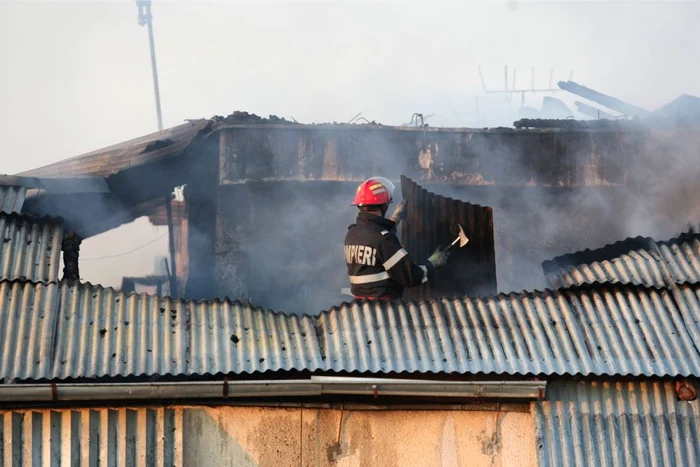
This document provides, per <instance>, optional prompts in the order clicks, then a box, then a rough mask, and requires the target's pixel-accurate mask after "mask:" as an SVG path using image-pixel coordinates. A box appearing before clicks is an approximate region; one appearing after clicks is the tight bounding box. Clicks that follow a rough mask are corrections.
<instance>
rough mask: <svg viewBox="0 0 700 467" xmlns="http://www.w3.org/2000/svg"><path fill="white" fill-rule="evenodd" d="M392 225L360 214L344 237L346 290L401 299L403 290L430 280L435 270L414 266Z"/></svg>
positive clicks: (364, 213) (363, 294)
mask: <svg viewBox="0 0 700 467" xmlns="http://www.w3.org/2000/svg"><path fill="white" fill-rule="evenodd" d="M395 227H396V223H395V222H394V221H392V220H390V219H386V218H384V217H381V216H377V215H375V214H370V213H367V212H360V213H359V214H358V215H357V221H356V223H355V224H353V225H351V226H350V227H349V228H348V232H347V234H346V235H345V262H346V264H347V266H348V275H349V276H350V290H351V292H352V294H353V295H355V296H362V297H382V296H387V295H388V296H391V297H393V298H401V296H402V295H403V290H404V288H406V287H415V286H418V285H421V284H424V283H426V282H428V281H429V280H430V279H432V277H433V274H434V271H435V267H434V266H433V265H432V264H431V263H430V262H427V261H426V263H425V265H416V264H414V263H413V262H412V261H411V258H410V257H409V255H408V253H407V252H406V250H404V249H403V247H402V246H401V243H400V242H399V239H398V237H397V236H396V231H395Z"/></svg>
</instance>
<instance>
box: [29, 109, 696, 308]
mask: <svg viewBox="0 0 700 467" xmlns="http://www.w3.org/2000/svg"><path fill="white" fill-rule="evenodd" d="M185 126H186V128H180V127H178V128H176V129H171V130H167V131H168V132H170V133H168V134H167V135H166V134H159V133H156V134H154V135H149V136H148V137H145V138H141V139H139V140H135V141H132V142H128V143H124V145H122V147H117V148H116V149H115V148H111V149H110V151H106V150H105V151H103V152H99V151H98V152H96V153H92V154H90V155H87V156H84V157H83V158H82V159H81V158H77V159H74V160H70V161H65V162H60V163H57V164H54V165H52V166H47V167H45V168H41V169H37V170H36V171H32V172H30V173H28V174H26V175H35V176H43V177H51V176H65V175H67V174H72V175H76V174H77V175H80V174H83V175H86V174H89V175H99V176H104V177H105V178H106V179H107V181H108V184H109V185H110V188H111V193H110V194H108V195H105V194H104V193H100V194H99V198H98V197H97V195H95V196H96V198H95V201H94V204H95V206H96V207H95V209H93V210H92V211H90V210H88V209H84V210H82V211H81V212H79V213H76V212H72V211H71V210H70V209H69V208H68V207H67V206H68V204H66V201H67V198H66V197H68V196H70V195H63V198H60V197H59V196H54V195H47V194H39V195H37V196H35V197H34V198H29V199H28V200H27V203H26V205H25V209H26V210H27V211H28V212H33V213H36V214H42V213H46V212H51V213H53V214H54V215H56V214H57V213H58V215H61V216H62V217H63V218H64V219H65V222H66V226H67V229H68V230H69V231H75V232H77V233H78V234H81V232H84V233H83V234H81V236H83V237H84V236H86V235H87V236H89V235H94V234H96V233H99V232H100V231H101V230H104V229H107V228H113V227H114V226H116V225H119V224H120V223H123V222H126V221H128V220H130V219H133V218H134V217H138V216H140V215H149V214H152V213H153V210H154V209H156V208H157V209H161V210H162V206H161V204H162V203H161V204H158V203H160V201H158V200H162V197H163V196H165V195H167V194H168V193H169V192H170V191H171V190H172V188H173V187H174V186H180V185H185V190H184V192H185V205H186V207H185V208H184V212H185V218H186V222H184V224H182V223H181V224H180V227H179V228H178V229H175V230H176V231H177V232H179V233H178V234H177V235H178V236H179V237H180V238H179V239H176V240H177V241H175V242H174V244H175V245H179V249H180V251H179V252H178V253H177V254H178V257H179V258H180V259H179V260H177V261H176V263H177V268H176V269H177V271H176V273H177V275H178V278H179V279H180V280H179V281H178V283H180V284H182V286H181V287H180V295H184V296H187V297H188V298H195V299H204V298H208V299H211V298H224V297H230V298H233V299H240V300H250V301H252V302H253V303H254V304H256V305H261V306H263V307H265V308H274V309H277V310H284V311H289V312H307V313H313V312H317V311H318V310H321V309H327V308H328V307H330V306H332V305H334V304H337V303H340V302H341V301H343V300H347V299H348V298H349V297H346V296H343V295H341V289H342V288H344V287H347V286H348V284H347V274H346V270H345V265H344V262H343V254H342V239H343V237H344V234H345V230H346V229H347V227H348V226H349V225H350V224H351V223H352V222H353V221H354V217H355V215H356V210H355V209H354V208H352V207H351V206H350V201H351V199H352V197H353V194H354V191H355V189H356V186H357V184H358V183H359V182H361V181H362V180H364V179H366V178H368V177H370V176H372V175H381V176H384V177H388V178H390V179H392V180H396V181H397V182H398V181H400V180H401V176H402V175H403V176H406V177H409V178H410V179H411V180H412V181H413V182H415V183H416V184H417V185H418V186H419V187H420V188H421V189H423V190H425V191H426V192H428V193H431V196H439V197H443V198H444V199H452V200H455V201H456V202H461V203H468V204H469V205H472V206H483V207H484V209H487V210H489V212H490V216H491V220H490V221H488V220H485V221H484V222H485V223H484V224H483V225H484V227H483V229H485V230H484V232H486V234H485V235H486V237H488V235H491V238H492V246H491V248H492V252H493V254H492V256H493V259H491V260H488V259H486V260H482V262H483V261H486V262H485V263H484V264H485V265H481V266H480V265H479V264H477V263H475V264H474V265H473V266H471V269H472V270H475V272H472V273H470V274H474V275H475V277H477V278H478V279H479V280H476V279H475V280H474V281H473V282H474V283H477V282H483V283H484V284H486V286H485V287H482V288H479V287H476V285H475V286H474V287H473V288H470V287H471V286H470V285H468V284H464V283H460V282H458V281H456V279H455V278H454V277H453V278H452V279H451V280H449V281H447V282H448V283H454V288H455V290H454V291H450V290H449V287H448V288H447V289H446V288H444V287H443V288H440V290H439V295H445V294H449V293H450V292H454V293H455V294H461V295H464V294H470V295H471V294H474V295H482V294H483V295H489V294H493V293H494V292H495V290H496V284H497V289H498V290H499V291H510V290H523V289H534V288H542V287H545V286H546V282H545V280H544V276H543V274H542V271H541V267H540V264H541V262H542V261H544V260H546V259H548V258H551V257H553V256H556V255H559V254H562V253H566V252H569V251H573V250H580V249H583V248H588V247H596V246H600V245H603V244H605V243H610V242H612V241H615V240H617V239H619V238H621V237H625V236H628V235H631V234H632V233H634V234H641V235H655V236H667V235H670V234H673V233H676V232H678V231H679V230H680V229H681V228H683V227H684V225H685V224H686V223H687V222H688V221H692V220H693V219H695V218H697V217H700V216H698V211H697V208H696V205H697V202H696V198H697V195H695V194H694V191H693V189H692V188H693V187H694V183H693V182H692V180H694V176H696V175H697V171H696V169H697V167H698V166H699V165H700V149H699V148H700V145H698V144H696V143H697V142H698V141H700V133H698V132H697V131H696V130H694V129H674V130H668V129H666V130H654V129H650V128H643V127H634V126H629V125H624V126H623V125H620V126H615V125H614V124H611V125H608V126H607V127H601V128H597V129H584V130H575V129H565V130H556V129H554V130H552V129H548V130H543V129H538V130H525V129H523V130H514V129H484V130H475V129H462V128H458V129H452V128H427V127H418V128H414V127H411V128H406V127H400V128H399V127H387V126H382V125H301V124H292V123H270V122H262V123H260V122H258V123H227V120H225V119H224V120H220V119H213V120H201V121H195V122H190V123H188V124H186V125H183V127H185ZM164 133H165V132H164ZM155 141H167V144H162V143H161V144H153V143H154V142H155ZM149 145H150V146H149ZM107 153H109V154H110V155H111V157H106V156H105V154H107ZM115 154H116V156H115ZM115 157H116V159H115ZM118 157H122V159H118ZM108 161H109V162H108ZM115 161H117V162H118V161H121V162H122V163H121V165H119V164H117V162H115ZM115 164H117V165H115ZM402 188H403V187H402ZM154 200H156V201H155V203H156V205H157V206H156V207H154V204H153V203H154ZM149 203H151V204H149ZM105 206H107V207H109V209H107V208H106V207H105ZM149 206H150V207H149ZM669 206H670V207H671V208H670V209H669ZM425 214H426V215H427V214H428V213H425ZM457 214H458V213H455V216H456V217H458V216H457ZM442 216H443V218H444V219H448V218H449V217H450V216H451V213H450V212H448V211H446V212H444V213H443V214H442ZM428 217H429V216H428ZM487 217H488V216H487ZM416 219H418V218H415V217H414V219H413V221H412V222H413V223H414V227H415V222H416ZM484 219H486V218H484ZM448 224H449V223H448ZM480 225H481V224H480ZM402 228H403V227H402ZM410 228H411V219H409V223H408V226H406V230H410ZM429 228H430V225H424V226H422V228H421V231H420V232H418V231H415V229H414V231H415V232H414V233H412V234H411V235H414V234H415V235H416V236H417V237H415V238H416V239H420V238H422V237H420V236H423V237H425V238H428V237H430V235H432V234H430V233H429V232H428V230H429ZM435 228H436V229H443V233H441V234H440V235H436V236H434V240H435V242H434V243H438V242H439V241H442V240H444V239H443V238H438V237H440V236H445V235H453V234H455V233H456V230H454V225H443V226H439V225H435ZM479 228H480V229H481V228H482V227H479ZM489 229H490V233H489ZM445 232H446V233H445ZM183 237H185V238H183ZM419 237H420V238H419ZM403 240H404V242H405V243H406V244H407V247H408V249H409V253H411V254H412V255H414V257H415V260H416V261H423V260H425V257H426V256H427V254H429V253H426V251H427V250H426V251H423V250H416V251H411V249H412V248H413V246H412V240H411V239H410V238H408V237H405V236H404V237H403ZM486 243H488V241H486ZM434 246H437V244H436V245H432V244H431V245H428V246H426V248H433V247H434ZM413 249H414V250H415V248H413ZM465 255H466V253H465ZM487 256H488V255H487ZM184 258H186V261H183V259H184ZM465 264H466V263H465ZM482 270H483V271H482ZM496 279H497V280H496ZM421 298H427V297H426V296H421Z"/></svg>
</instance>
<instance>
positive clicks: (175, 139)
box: [20, 119, 209, 177]
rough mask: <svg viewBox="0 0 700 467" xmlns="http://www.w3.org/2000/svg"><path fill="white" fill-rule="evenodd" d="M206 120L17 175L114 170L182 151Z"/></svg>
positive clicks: (185, 124)
mask: <svg viewBox="0 0 700 467" xmlns="http://www.w3.org/2000/svg"><path fill="white" fill-rule="evenodd" d="M208 123H209V121H208V120H205V119H200V120H193V121H190V122H188V123H183V124H182V125H178V126H175V127H172V128H168V129H166V130H163V131H159V132H156V133H151V134H149V135H146V136H142V137H140V138H136V139H132V140H129V141H126V142H123V143H119V144H116V145H113V146H109V147H106V148H103V149H99V150H97V151H93V152H90V153H87V154H83V155H81V156H77V157H73V158H71V159H66V160H62V161H59V162H55V163H53V164H49V165H46V166H44V167H39V168H37V169H33V170H29V171H26V172H23V173H21V174H20V175H26V176H34V177H62V176H68V175H101V176H107V175H111V174H115V173H117V172H120V171H122V170H124V169H128V168H132V167H137V166H139V165H143V164H146V163H148V162H153V161H156V160H161V159H163V158H168V157H174V156H177V155H179V154H182V152H183V151H184V150H185V149H186V148H187V146H189V144H190V143H191V142H192V140H193V139H194V138H195V136H197V134H199V132H200V131H202V130H203V129H204V128H205V127H206V126H207V124H208ZM159 141H160V142H163V143H164V144H163V145H162V147H160V148H159V149H158V148H154V149H152V150H149V151H147V152H144V151H145V150H146V149H147V148H149V146H150V145H153V144H154V143H156V142H159ZM170 143H172V144H170ZM151 147H152V146H151Z"/></svg>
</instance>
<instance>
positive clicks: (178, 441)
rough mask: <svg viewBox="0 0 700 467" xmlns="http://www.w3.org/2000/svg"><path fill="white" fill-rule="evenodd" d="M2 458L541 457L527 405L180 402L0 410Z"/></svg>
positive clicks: (347, 461)
mask: <svg viewBox="0 0 700 467" xmlns="http://www.w3.org/2000/svg"><path fill="white" fill-rule="evenodd" d="M0 419H2V422H3V423H2V424H1V426H0V437H1V438H2V443H1V444H0V446H2V453H1V455H0V466H4V467H9V466H15V465H91V466H92V465H98V461H99V465H120V466H131V465H135V466H146V465H149V466H151V465H172V466H193V467H194V466H209V465H231V466H271V467H282V466H292V465H294V466H297V465H299V466H358V467H365V466H367V467H375V466H383V467H392V466H414V465H426V466H428V465H429V466H445V467H448V466H450V467H451V466H461V465H469V466H500V465H517V466H520V467H526V466H531V465H535V464H536V444H535V435H534V424H533V419H532V416H531V414H530V412H529V411H526V412H517V411H457V410H443V411H353V410H344V411H340V410H330V409H301V408H287V409H284V408H253V407H250V408H248V407H217V408H213V407H189V406H188V407H175V408H167V409H163V408H133V409H128V408H124V409H83V410H38V409H37V410H33V411H31V410H27V411H14V412H10V411H8V412H0Z"/></svg>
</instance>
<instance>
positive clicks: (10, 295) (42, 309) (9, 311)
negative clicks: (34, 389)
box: [0, 281, 71, 382]
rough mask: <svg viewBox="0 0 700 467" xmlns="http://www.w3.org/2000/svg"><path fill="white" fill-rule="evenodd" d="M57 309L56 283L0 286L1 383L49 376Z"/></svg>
mask: <svg viewBox="0 0 700 467" xmlns="http://www.w3.org/2000/svg"><path fill="white" fill-rule="evenodd" d="M57 308H58V284H56V283H51V284H33V283H31V282H19V281H14V282H10V281H2V282H0V378H2V379H3V380H4V382H8V381H11V380H12V379H15V378H17V379H39V378H43V377H46V376H48V375H50V374H51V362H52V356H53V351H54V333H55V329H56V310H57ZM70 344H71V343H69V342H66V343H61V346H67V345H70Z"/></svg>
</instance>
